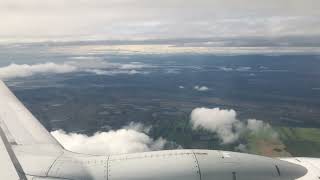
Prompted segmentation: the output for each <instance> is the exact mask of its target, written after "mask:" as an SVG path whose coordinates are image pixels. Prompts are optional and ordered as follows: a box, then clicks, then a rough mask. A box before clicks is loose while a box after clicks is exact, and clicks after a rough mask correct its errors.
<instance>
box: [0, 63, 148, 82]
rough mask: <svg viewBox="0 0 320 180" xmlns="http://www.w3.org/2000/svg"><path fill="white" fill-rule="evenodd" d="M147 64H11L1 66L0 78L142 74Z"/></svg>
mask: <svg viewBox="0 0 320 180" xmlns="http://www.w3.org/2000/svg"><path fill="white" fill-rule="evenodd" d="M147 67H149V66H148V65H146V64H142V63H137V62H132V63H128V64H121V63H110V62H107V61H102V60H77V61H67V62H64V63H60V64H59V63H53V62H47V63H41V64H33V65H28V64H10V65H8V66H5V67H0V79H11V78H19V77H20V78H21V77H28V76H32V75H36V74H63V73H72V72H88V73H94V74H96V75H117V74H129V75H131V74H141V73H147V72H142V71H140V70H142V69H143V68H147Z"/></svg>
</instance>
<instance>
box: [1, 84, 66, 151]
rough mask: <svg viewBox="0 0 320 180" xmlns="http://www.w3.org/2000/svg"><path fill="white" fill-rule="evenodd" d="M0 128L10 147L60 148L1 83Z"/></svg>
mask: <svg viewBox="0 0 320 180" xmlns="http://www.w3.org/2000/svg"><path fill="white" fill-rule="evenodd" d="M0 127H1V129H2V130H3V131H4V133H5V135H6V137H7V139H8V141H9V143H10V144H12V145H41V144H47V145H48V144H49V145H52V146H56V147H60V148H61V145H60V144H59V143H58V141H57V140H56V139H55V138H53V137H52V136H51V134H50V133H49V132H48V131H47V130H46V129H45V128H44V127H43V126H42V125H41V123H40V122H39V121H38V120H37V119H36V118H35V117H34V116H33V115H32V114H31V113H30V112H29V111H28V110H27V109H26V108H25V107H24V105H23V104H22V103H21V102H20V101H19V100H18V99H17V98H16V97H15V95H14V94H13V93H12V92H11V91H10V90H9V89H8V88H7V86H6V85H5V84H4V83H3V82H2V81H0Z"/></svg>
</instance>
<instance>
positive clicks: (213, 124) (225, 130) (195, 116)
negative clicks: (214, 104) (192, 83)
mask: <svg viewBox="0 0 320 180" xmlns="http://www.w3.org/2000/svg"><path fill="white" fill-rule="evenodd" d="M236 115H237V114H236V112H235V111H234V110H232V109H231V110H224V109H219V108H213V109H208V108H196V109H194V110H193V111H192V112H191V123H192V125H193V128H194V129H197V128H203V129H206V130H209V131H211V132H215V133H217V135H218V137H219V138H220V139H221V140H222V142H223V143H225V144H227V143H232V142H234V141H236V140H237V139H238V138H239V133H238V132H236V131H234V128H238V126H239V125H241V123H240V121H239V120H238V119H237V118H236Z"/></svg>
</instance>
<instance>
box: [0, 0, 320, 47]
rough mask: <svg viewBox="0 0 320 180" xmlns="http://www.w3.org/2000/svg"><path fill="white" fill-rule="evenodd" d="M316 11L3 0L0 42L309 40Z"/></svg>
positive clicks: (273, 5) (319, 28)
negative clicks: (197, 39)
mask: <svg viewBox="0 0 320 180" xmlns="http://www.w3.org/2000/svg"><path fill="white" fill-rule="evenodd" d="M319 7H320V2H319V1H318V0H305V1H300V0H282V1H281V2H279V1H276V0H269V1H252V0H242V1H236V0H228V1H223V0H199V1H182V0H163V1H148V0H120V1H115V0H110V1H100V0H92V1H86V0H80V1H79V0H69V1H63V0H54V1H53V0H49V1H45V2H44V1H41V0H29V1H19V0H2V1H1V6H0V21H1V30H0V37H1V39H2V41H9V40H11V41H21V40H33V41H37V40H48V39H49V40H79V39H82V40H83V39H150V38H151V39H154V38H186V37H188V38H190V37H194V38H199V37H250V36H251V37H257V36H259V37H268V39H272V38H274V37H281V36H294V37H296V36H301V35H309V36H312V37H313V36H316V35H317V36H319V32H320V25H319V24H320V23H319V21H320V20H319V15H320V13H319ZM128 12H130V13H128ZM30 24H32V26H30ZM284 41H285V42H286V40H284ZM243 43H244V42H243ZM243 43H242V44H243Z"/></svg>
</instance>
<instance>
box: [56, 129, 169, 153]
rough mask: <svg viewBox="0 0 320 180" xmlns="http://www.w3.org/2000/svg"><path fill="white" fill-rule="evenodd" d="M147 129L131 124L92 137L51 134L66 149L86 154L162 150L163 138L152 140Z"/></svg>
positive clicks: (74, 134) (60, 131) (164, 141)
mask: <svg viewBox="0 0 320 180" xmlns="http://www.w3.org/2000/svg"><path fill="white" fill-rule="evenodd" d="M148 129H150V128H149V127H144V126H143V125H142V124H135V123H133V124H132V123H131V124H130V125H128V126H126V127H123V129H119V130H112V131H109V132H97V133H95V134H94V135H92V136H87V135H84V134H78V133H66V132H64V131H63V130H56V131H53V132H51V134H52V135H53V136H54V137H55V138H56V139H57V140H58V141H59V142H60V143H61V144H62V145H63V146H64V147H65V148H66V149H68V150H70V151H74V152H79V153H86V154H95V155H106V154H123V153H134V152H145V151H154V150H161V149H163V148H164V146H165V144H166V142H167V141H166V140H165V139H163V138H159V139H157V140H154V139H152V138H151V137H149V136H148V135H147V132H146V131H148Z"/></svg>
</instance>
